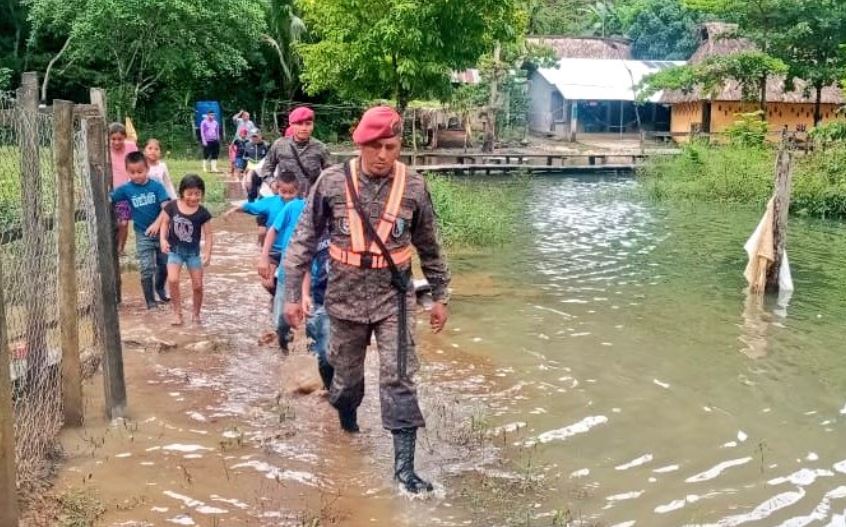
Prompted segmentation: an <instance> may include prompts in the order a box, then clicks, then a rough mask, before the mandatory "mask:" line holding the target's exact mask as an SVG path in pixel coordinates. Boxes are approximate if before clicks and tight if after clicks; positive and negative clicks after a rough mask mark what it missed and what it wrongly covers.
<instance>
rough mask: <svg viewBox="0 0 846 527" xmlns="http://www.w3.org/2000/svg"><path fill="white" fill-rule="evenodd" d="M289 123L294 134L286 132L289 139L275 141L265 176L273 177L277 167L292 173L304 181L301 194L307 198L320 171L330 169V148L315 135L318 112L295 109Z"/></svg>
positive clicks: (269, 154)
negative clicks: (315, 116) (313, 133)
mask: <svg viewBox="0 0 846 527" xmlns="http://www.w3.org/2000/svg"><path fill="white" fill-rule="evenodd" d="M288 123H289V124H290V126H289V127H288V130H290V133H291V134H292V135H291V136H290V137H289V136H288V130H286V132H285V137H280V138H279V139H277V140H276V141H274V142H273V145H272V146H271V147H270V151H269V152H268V153H267V159H266V161H265V162H264V168H263V170H262V177H263V178H265V179H267V178H269V177H272V176H273V175H274V173H275V171H276V167H277V166H278V167H281V168H282V170H288V171H291V172H293V173H294V174H296V175H297V180H298V181H299V182H300V194H301V195H303V196H306V195H308V191H309V189H310V188H311V185H313V184H314V182H315V181H316V180H317V176H319V175H320V172H321V171H322V170H323V169H324V168H326V167H327V166H329V149H328V148H326V145H324V144H323V143H321V142H320V141H318V140H317V139H315V138H313V137H312V136H311V134H312V132H313V131H314V111H313V110H312V109H311V108H308V107H306V106H299V107H297V108H295V109H294V110H293V111H292V112H291V114H290V115H289V116H288Z"/></svg>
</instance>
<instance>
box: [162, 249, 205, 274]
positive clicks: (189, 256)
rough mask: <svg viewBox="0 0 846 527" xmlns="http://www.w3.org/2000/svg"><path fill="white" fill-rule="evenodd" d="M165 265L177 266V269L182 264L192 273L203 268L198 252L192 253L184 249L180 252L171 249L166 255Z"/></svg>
mask: <svg viewBox="0 0 846 527" xmlns="http://www.w3.org/2000/svg"><path fill="white" fill-rule="evenodd" d="M167 264H168V265H178V266H179V267H182V265H183V264H184V265H185V266H186V267H188V269H189V270H191V271H193V270H196V269H202V268H203V259H202V258H200V252H199V251H197V252H194V251H187V250H185V249H181V250H180V249H179V248H178V247H171V249H170V254H168V255H167Z"/></svg>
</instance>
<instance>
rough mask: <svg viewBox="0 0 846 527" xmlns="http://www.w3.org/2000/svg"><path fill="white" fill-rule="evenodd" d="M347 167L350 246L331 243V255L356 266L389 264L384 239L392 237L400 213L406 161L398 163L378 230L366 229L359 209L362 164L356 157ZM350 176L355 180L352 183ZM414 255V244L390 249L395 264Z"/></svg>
mask: <svg viewBox="0 0 846 527" xmlns="http://www.w3.org/2000/svg"><path fill="white" fill-rule="evenodd" d="M344 168H345V173H346V175H347V185H346V187H345V190H346V198H347V223H348V224H349V228H350V249H349V250H347V249H343V248H341V247H338V246H337V245H334V244H333V245H331V246H330V247H329V255H330V256H331V257H332V259H334V260H337V261H339V262H341V263H343V264H346V265H351V266H353V267H362V268H365V269H384V268H386V267H388V266H389V264H388V259H387V258H386V257H385V254H386V253H387V251H386V250H384V243H385V242H386V241H387V240H388V236H389V235H390V234H391V231H392V230H393V228H394V224H395V223H396V221H397V217H398V215H399V209H400V204H401V203H402V196H403V194H404V193H405V182H406V174H407V169H406V166H405V165H404V164H403V163H397V164H396V169H395V170H394V180H393V183H392V185H391V192H390V194H389V195H388V201H387V203H386V204H385V209H384V211H383V212H382V217H381V218H380V219H379V226H378V227H377V228H376V229H375V233H371V232H366V231H365V227H364V224H365V222H364V221H362V217H363V216H362V214H361V213H360V212H359V211H358V210H356V204H357V202H358V167H356V163H355V160H352V161H350V162H349V163H348V164H346V165H345V166H344ZM350 180H351V181H352V184H350ZM367 219H368V221H367V222H366V223H367V224H368V226H369V227H370V229H372V225H369V224H370V221H369V217H368V218H367ZM370 229H368V230H370ZM368 238H369V239H370V244H369V246H368V243H367V239H368ZM377 240H378V241H377ZM379 242H382V243H379ZM411 255H412V252H411V247H403V248H402V249H399V250H396V251H393V252H391V253H390V256H391V259H392V260H393V261H394V263H395V264H404V263H406V262H409V261H410V260H411Z"/></svg>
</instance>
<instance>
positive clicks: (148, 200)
mask: <svg viewBox="0 0 846 527" xmlns="http://www.w3.org/2000/svg"><path fill="white" fill-rule="evenodd" d="M125 167H126V174H127V176H128V177H129V182H127V183H126V184H124V185H121V186H120V187H118V188H116V189H115V190H113V191H112V202H113V203H115V202H121V201H125V202H127V203H128V206H129V208H130V217H131V218H132V224H133V227H134V228H135V250H136V256H137V258H138V271H139V272H140V273H141V289H142V290H143V291H144V300H145V301H146V303H147V309H155V308H156V307H158V303H157V302H156V294H158V295H159V299H160V300H161V301H162V302H169V301H170V299H169V298H168V297H167V294H166V293H165V280H166V279H167V268H166V259H165V255H164V254H163V253H162V252H161V246H160V244H159V227H160V226H161V221H162V220H161V212H162V208H163V207H164V205H165V204H166V203H167V202H168V201H170V198H169V197H168V195H167V191H165V189H164V187H163V186H161V185H160V184H159V183H157V182H156V181H153V180H152V179H150V177H149V176H148V169H147V160H146V159H145V158H144V155H143V154H142V153H141V152H132V153H130V154H128V155H127V156H126V164H125Z"/></svg>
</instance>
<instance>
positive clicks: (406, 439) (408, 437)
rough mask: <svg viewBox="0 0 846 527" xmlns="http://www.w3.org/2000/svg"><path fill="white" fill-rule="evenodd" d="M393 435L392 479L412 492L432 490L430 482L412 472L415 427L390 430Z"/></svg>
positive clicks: (415, 438) (415, 435)
mask: <svg viewBox="0 0 846 527" xmlns="http://www.w3.org/2000/svg"><path fill="white" fill-rule="evenodd" d="M391 433H392V434H393V435H394V479H396V480H397V481H399V482H400V483H402V485H403V486H404V487H405V490H407V491H408V492H410V493H412V494H419V493H420V492H432V490H433V488H434V487H432V484H431V483H429V482H428V481H425V480H423V479H422V478H420V476H418V475H417V474H416V473H415V472H414V449H415V447H416V446H417V429H416V428H401V429H399V430H391Z"/></svg>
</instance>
